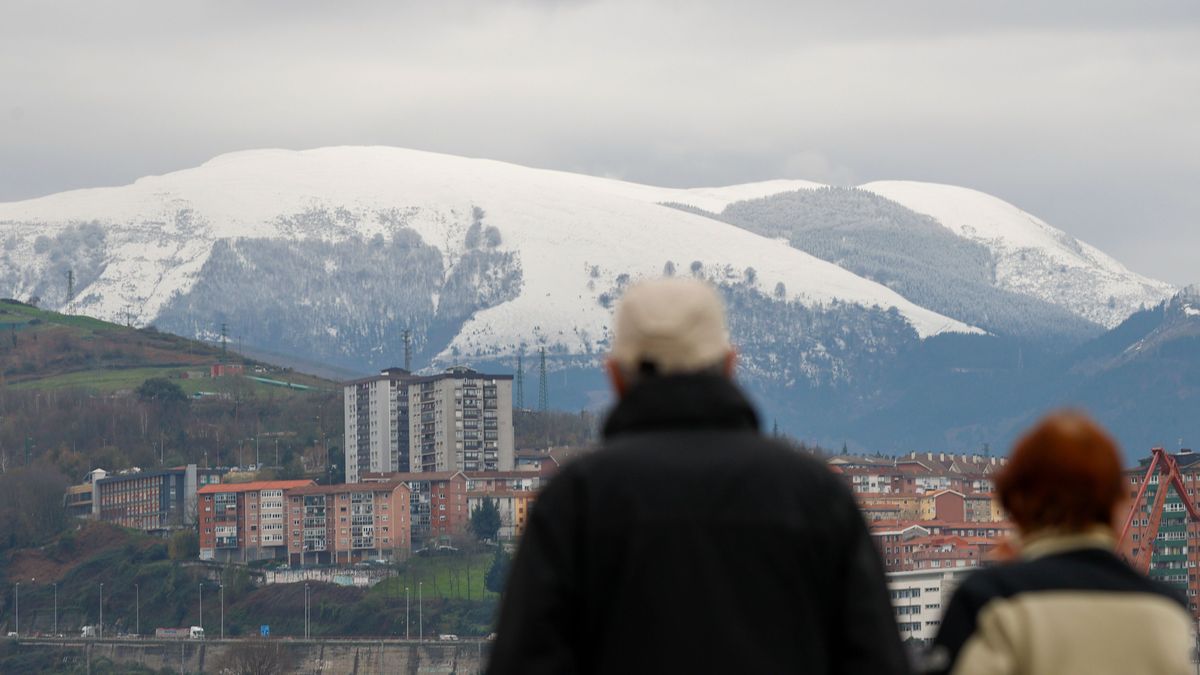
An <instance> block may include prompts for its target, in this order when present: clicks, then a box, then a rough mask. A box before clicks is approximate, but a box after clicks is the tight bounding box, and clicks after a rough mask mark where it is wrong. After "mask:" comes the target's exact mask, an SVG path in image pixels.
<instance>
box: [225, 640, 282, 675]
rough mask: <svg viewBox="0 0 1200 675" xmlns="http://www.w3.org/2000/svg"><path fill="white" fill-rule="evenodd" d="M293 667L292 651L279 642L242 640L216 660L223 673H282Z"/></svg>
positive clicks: (231, 674) (266, 674)
mask: <svg viewBox="0 0 1200 675" xmlns="http://www.w3.org/2000/svg"><path fill="white" fill-rule="evenodd" d="M294 669H295V659H294V658H293V657H292V653H291V652H290V651H288V650H287V648H286V647H284V645H283V644H281V643H279V642H271V641H269V640H262V639H253V640H242V641H239V642H238V643H236V644H235V645H233V646H232V647H230V648H229V651H227V652H225V655H224V656H222V657H221V659H220V660H219V661H217V672H218V673H222V674H223V675H284V674H285V673H290V672H292V671H293V670H294Z"/></svg>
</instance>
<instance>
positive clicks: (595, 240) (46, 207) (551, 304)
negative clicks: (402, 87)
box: [0, 147, 977, 360]
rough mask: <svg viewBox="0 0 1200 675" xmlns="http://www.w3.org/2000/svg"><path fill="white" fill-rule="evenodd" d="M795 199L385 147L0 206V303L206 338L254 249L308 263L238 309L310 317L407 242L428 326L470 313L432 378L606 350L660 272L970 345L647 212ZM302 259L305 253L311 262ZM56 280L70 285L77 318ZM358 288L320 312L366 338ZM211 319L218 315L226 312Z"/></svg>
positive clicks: (708, 227)
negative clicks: (264, 307)
mask: <svg viewBox="0 0 1200 675" xmlns="http://www.w3.org/2000/svg"><path fill="white" fill-rule="evenodd" d="M807 185H808V184H803V183H800V182H793V181H774V182H769V183H763V184H755V185H747V186H733V187H728V188H715V189H699V190H670V189H662V188H653V187H648V186H640V185H634V184H629V183H622V182H619V181H612V180H606V179H601V178H593V177H589V176H581V175H576V174H570V173H563V172H555V171H542V170H536V169H529V168H525V167H520V166H515V165H511V164H505V163H501V162H494V161H487V160H478V159H466V158H461V157H453V156H447V155H439V154H433V153H426V152H417V151H411V150H402V149H396V148H383V147H337V148H323V149H318V150H309V151H303V152H291V151H282V150H262V151H248V152H239V153H234V154H230V155H224V156H221V157H217V158H216V159H213V160H212V161H209V162H207V163H205V164H204V165H202V166H200V167H197V168H194V169H188V170H184V171H179V172H175V173H171V174H167V175H164V176H150V177H146V178H142V179H140V180H138V181H136V182H135V183H133V184H132V185H127V186H123V187H116V188H100V189H88V190H77V191H72V192H66V193H61V194H56V195H51V196H48V197H44V198H40V199H34V200H29V201H24V202H17V203H9V204H2V205H0V237H3V242H4V244H3V248H4V250H3V252H2V253H0V256H2V257H0V261H2V262H3V271H0V293H3V294H6V295H13V296H17V297H28V296H32V295H37V296H40V298H41V300H42V302H43V304H44V305H47V306H51V307H55V308H64V309H66V308H68V304H69V305H70V307H69V308H70V309H71V310H72V311H76V312H80V313H86V314H91V315H95V316H99V317H102V318H106V319H114V320H121V321H126V320H128V321H132V322H133V323H135V324H148V323H156V322H157V323H160V324H161V323H163V322H166V323H167V324H171V325H175V324H178V323H180V322H181V321H182V322H183V323H185V324H188V325H189V326H190V327H191V328H192V329H193V331H191V332H195V333H198V334H200V335H202V336H203V335H204V334H205V333H206V332H207V333H208V334H211V333H212V332H213V331H215V330H216V326H217V324H218V322H219V319H218V318H217V316H190V317H180V316H178V311H177V310H178V309H179V308H181V307H189V308H192V309H196V308H197V307H196V305H195V304H194V303H189V300H190V299H191V296H192V295H193V292H194V291H195V290H196V289H197V288H199V287H204V286H206V285H207V286H210V287H219V286H221V284H222V278H221V275H216V274H214V272H216V269H214V268H215V267H217V268H220V269H221V270H223V274H224V275H225V278H229V274H230V272H231V270H230V269H229V265H230V264H237V263H238V262H240V263H241V264H243V265H244V266H248V268H263V267H264V265H269V261H263V260H257V261H256V260H255V259H256V255H257V254H256V251H258V252H261V251H262V250H264V249H263V248H262V246H261V245H260V243H262V242H273V243H271V244H270V246H273V247H275V248H278V247H279V246H281V245H286V247H289V253H288V256H291V257H295V256H297V255H299V256H300V257H299V258H297V259H296V260H295V261H294V262H296V263H298V265H297V266H296V267H292V268H290V269H286V270H278V271H279V272H280V274H281V276H280V277H279V278H270V279H264V287H263V288H245V287H243V288H242V292H243V293H245V292H247V291H249V292H252V293H254V294H260V295H261V294H263V293H264V291H265V290H266V288H267V287H268V286H271V287H275V288H279V286H280V284H283V285H284V286H283V288H284V289H285V290H287V291H294V292H293V293H292V295H293V296H294V297H293V299H294V301H295V303H296V304H297V305H298V306H309V305H308V304H307V303H312V302H314V301H316V298H314V297H311V296H312V295H313V294H310V293H305V292H303V291H302V290H301V289H302V287H303V286H305V285H307V286H310V287H311V286H316V285H321V284H322V283H323V282H322V281H321V279H322V278H326V277H330V278H335V279H336V278H337V277H339V276H340V275H344V274H345V273H347V272H348V270H346V269H344V268H345V267H346V262H347V261H344V260H340V259H339V258H340V257H341V256H342V255H343V254H344V253H345V251H344V250H342V249H345V248H346V247H351V248H355V251H354V255H353V257H354V258H356V259H357V260H359V261H361V260H362V258H363V257H364V256H370V255H371V253H370V251H371V250H372V249H374V250H375V251H383V250H386V248H387V246H392V245H396V244H397V242H401V240H402V245H403V246H404V247H406V250H410V251H411V250H415V249H420V250H424V251H426V252H427V253H428V254H430V255H432V256H433V257H434V258H438V259H440V269H439V270H437V273H438V274H439V275H440V278H439V279H437V280H436V283H433V282H431V280H429V279H425V280H423V282H422V284H421V285H422V286H424V287H426V288H424V290H425V291H427V293H426V294H425V297H424V298H423V300H424V302H425V303H426V304H427V305H428V307H427V309H429V310H430V311H432V312H434V313H436V312H437V311H438V309H439V304H440V302H441V301H442V300H443V296H444V295H445V294H446V293H447V292H449V293H454V292H456V289H457V291H459V292H461V291H462V289H463V287H464V282H465V286H467V287H470V288H471V289H472V291H473V292H478V294H479V295H480V297H473V298H469V299H463V298H459V300H461V301H462V302H464V303H465V304H466V305H467V306H468V307H466V308H465V309H467V310H469V311H465V312H464V311H458V313H459V314H463V316H462V317H461V318H463V319H464V321H463V323H462V325H461V327H460V328H459V330H457V331H456V333H455V334H454V335H453V336H448V337H449V338H450V339H449V340H448V341H447V342H446V343H445V344H444V345H438V347H440V350H439V357H440V360H448V359H451V358H454V357H458V358H461V357H471V356H481V355H487V356H491V357H502V356H505V355H511V354H513V353H515V351H516V350H517V349H519V348H520V347H521V345H522V344H524V345H527V346H536V345H539V344H541V345H545V346H549V347H551V348H553V349H555V350H557V351H558V352H563V353H569V354H595V353H599V352H602V351H603V350H604V349H605V348H606V347H605V341H606V339H607V329H608V320H609V315H610V309H609V305H611V302H612V300H613V299H614V298H615V295H616V294H617V293H619V290H620V287H621V286H622V285H624V284H625V283H628V281H629V280H631V279H636V278H639V277H646V276H655V275H659V274H662V272H663V270H664V268H665V267H669V266H674V267H675V268H676V269H677V270H679V272H680V273H693V266H695V267H697V270H696V273H698V274H703V275H704V276H707V277H709V278H712V279H714V280H715V281H718V282H722V281H726V280H737V281H739V282H742V283H747V281H746V277H747V270H751V272H750V273H749V276H750V278H751V280H750V281H749V282H748V283H750V284H751V285H752V286H753V287H754V289H755V290H756V291H757V292H758V293H760V294H761V295H763V296H764V297H771V298H777V299H786V300H788V301H793V302H798V303H800V304H803V305H804V306H807V307H820V306H823V305H826V304H829V303H832V302H835V301H836V302H841V303H849V304H853V305H858V306H862V307H865V308H869V307H879V308H882V309H887V308H895V309H896V311H898V312H899V313H900V315H901V316H903V317H904V319H905V320H906V321H907V322H908V323H909V324H910V325H911V326H912V328H913V329H914V330H915V331H916V332H917V334H918V335H920V336H922V337H925V336H929V335H933V334H937V333H940V332H943V331H965V332H971V331H976V330H977V329H974V328H972V327H971V326H968V325H966V324H964V323H962V322H959V321H955V320H953V319H949V318H947V317H945V316H942V315H939V314H937V313H935V312H931V311H929V310H927V309H925V308H923V307H920V306H917V305H915V304H913V303H911V302H909V301H907V300H906V299H905V298H903V297H901V296H900V295H899V294H897V293H896V292H894V291H892V290H890V289H887V288H885V287H883V286H881V285H879V284H876V283H873V282H870V281H867V280H865V279H863V278H861V277H858V276H856V275H854V274H852V273H850V272H847V271H845V270H843V269H841V268H839V267H837V266H836V265H832V264H830V263H827V262H824V261H822V260H819V259H817V258H814V257H812V256H809V255H806V254H804V253H802V252H799V251H796V250H794V249H791V248H789V247H787V246H785V245H781V244H780V243H778V242H776V241H772V240H770V239H766V238H763V237H759V236H755V235H753V234H750V233H747V232H745V231H742V230H739V229H737V228H732V227H729V226H727V225H725V224H723V223H720V222H717V221H714V220H712V219H708V218H704V217H701V216H697V215H693V214H687V213H682V212H679V211H677V210H674V209H670V208H666V207H663V206H661V205H659V204H658V203H657V202H660V201H669V200H680V199H687V200H691V201H696V202H697V203H701V204H704V205H706V206H719V205H723V204H726V203H728V202H730V201H736V200H740V199H746V198H749V197H754V196H758V195H761V194H770V193H771V192H775V191H779V190H788V189H796V188H797V187H804V186H807ZM256 242H257V243H256ZM356 242H357V245H356ZM295 246H301V247H305V248H304V251H303V254H301V253H300V252H298V251H296V250H292V249H294V247H295ZM359 249H361V250H359ZM274 254H276V255H281V254H282V252H281V251H278V250H275V251H274ZM393 260H397V261H398V260H399V259H398V258H395V257H393ZM408 262H410V263H411V262H412V261H411V260H410V261H408ZM378 263H379V267H378V269H375V270H374V273H375V274H377V275H379V276H387V275H389V274H392V273H393V272H392V271H391V270H389V269H388V261H387V259H380V260H379V261H378ZM206 266H207V267H208V268H209V270H208V272H207V273H206ZM432 267H439V265H437V264H433V265H432ZM432 267H431V269H432ZM465 268H469V269H465ZM68 269H71V270H73V271H74V274H75V278H76V285H75V289H76V295H75V298H74V299H73V300H72V301H71V302H70V303H68V301H67V298H66V282H65V277H64V275H65V274H66V271H67V270H68ZM260 271H261V270H260ZM354 273H355V274H358V275H362V274H370V273H371V270H355V271H354ZM456 274H457V276H456ZM459 277H461V278H459ZM284 279H287V281H284ZM410 281H412V280H410ZM448 283H450V284H451V286H452V287H449V288H448V287H446V284H448ZM312 290H315V289H312ZM353 290H354V289H352V288H347V289H342V291H341V292H342V293H344V296H343V297H339V298H335V299H332V301H333V302H334V304H343V305H345V306H347V307H356V308H357V309H358V310H360V311H358V312H354V311H351V312H347V313H346V317H348V318H353V317H358V319H360V320H361V321H358V322H359V323H362V322H367V323H369V322H370V318H369V317H371V316H373V315H375V314H385V315H386V314H388V313H389V312H390V313H391V314H392V315H393V316H392V318H393V319H400V318H401V317H399V316H396V315H397V314H399V313H402V312H403V310H404V309H405V308H404V307H396V306H394V305H395V303H394V302H393V300H392V299H391V298H389V297H387V296H386V295H372V294H370V293H365V292H364V293H362V294H361V295H359V296H358V297H355V296H354V294H353ZM380 290H386V289H380ZM393 290H399V289H393ZM237 293H238V289H236V288H221V290H220V295H218V296H217V297H216V298H215V299H218V300H220V301H222V302H225V303H233V302H234V301H235V300H236V299H237V298H236V295H237ZM316 295H320V294H319V293H317V294H316ZM402 304H403V303H402ZM418 304H419V303H418ZM211 309H214V310H216V311H215V312H214V314H215V315H219V314H221V312H220V309H219V306H214V307H212V308H211ZM409 309H411V308H409ZM463 309H464V308H458V310H463ZM312 318H313V319H317V321H316V323H317V324H326V325H317V326H309V327H307V328H304V329H301V330H306V331H310V332H316V333H320V332H325V333H327V334H329V335H330V336H336V335H346V334H347V333H353V332H355V331H356V330H358V329H360V328H363V326H357V327H356V326H354V325H346V324H345V322H337V321H321V320H320V319H321V316H320V313H317V314H316V315H314V316H313V317H312ZM355 322H356V321H353V320H352V321H351V322H350V323H351V324H353V323H355ZM235 329H236V330H240V331H251V330H252V329H251V328H250V327H247V326H238V327H235ZM368 332H371V331H368ZM378 337H379V339H381V340H387V339H392V340H394V336H387V335H384V334H382V333H380V334H379V335H378ZM431 346H432V345H431Z"/></svg>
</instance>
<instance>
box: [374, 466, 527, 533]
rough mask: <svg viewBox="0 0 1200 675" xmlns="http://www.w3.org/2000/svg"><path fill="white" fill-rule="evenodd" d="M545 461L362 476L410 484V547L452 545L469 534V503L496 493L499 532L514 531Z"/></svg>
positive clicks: (522, 521)
mask: <svg viewBox="0 0 1200 675" xmlns="http://www.w3.org/2000/svg"><path fill="white" fill-rule="evenodd" d="M544 470H545V467H541V468H539V469H535V470H526V471H471V472H465V471H421V472H410V473H405V474H401V473H391V474H376V473H368V474H365V475H364V476H363V482H364V483H374V482H392V481H401V482H403V483H404V484H406V485H407V486H408V487H409V490H410V493H409V523H410V527H411V537H410V538H411V541H412V545H413V547H414V548H425V547H429V546H438V545H453V544H454V543H456V542H457V541H458V540H459V539H461V538H463V537H468V536H470V522H471V508H472V507H474V506H478V505H479V504H480V503H481V501H482V499H483V498H494V499H496V502H497V506H498V507H499V509H500V521H501V531H500V536H501V537H502V538H508V537H515V536H518V535H519V533H520V532H523V531H524V528H525V520H526V518H527V517H528V514H529V509H530V508H531V507H532V506H533V501H534V499H535V496H536V494H537V490H538V489H539V488H541V486H542V483H543V481H544V476H543V471H544Z"/></svg>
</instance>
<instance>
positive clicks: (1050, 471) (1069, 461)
mask: <svg viewBox="0 0 1200 675" xmlns="http://www.w3.org/2000/svg"><path fill="white" fill-rule="evenodd" d="M996 493H997V496H998V497H999V498H1000V504H1001V505H1002V506H1003V507H1004V508H1005V510H1007V511H1008V513H1009V515H1010V516H1012V519H1013V522H1014V523H1015V524H1016V525H1017V527H1018V528H1020V530H1021V531H1022V532H1026V533H1029V532H1035V531H1038V530H1043V529H1055V530H1061V531H1065V532H1079V531H1082V530H1085V529H1087V528H1089V527H1091V526H1093V525H1111V524H1112V522H1113V513H1114V509H1115V508H1116V505H1117V503H1118V502H1119V501H1120V500H1121V498H1122V496H1123V493H1124V486H1123V485H1122V482H1121V460H1120V453H1119V452H1118V451H1117V444H1116V442H1115V441H1113V439H1112V437H1110V436H1109V435H1108V433H1107V432H1106V431H1104V429H1102V428H1100V426H1099V425H1098V424H1096V423H1095V422H1093V421H1092V420H1091V418H1089V417H1088V416H1086V415H1084V414H1082V413H1078V412H1072V411H1064V412H1057V413H1053V414H1051V415H1049V416H1047V417H1046V418H1045V419H1043V420H1042V421H1041V422H1038V424H1037V425H1036V426H1034V427H1033V428H1032V429H1030V430H1029V431H1028V432H1026V434H1025V436H1023V437H1022V438H1021V439H1020V440H1019V441H1017V444H1016V446H1015V447H1014V449H1013V452H1012V456H1011V457H1009V460H1008V464H1007V465H1005V467H1004V469H1003V470H1001V472H1000V474H999V476H997V477H996Z"/></svg>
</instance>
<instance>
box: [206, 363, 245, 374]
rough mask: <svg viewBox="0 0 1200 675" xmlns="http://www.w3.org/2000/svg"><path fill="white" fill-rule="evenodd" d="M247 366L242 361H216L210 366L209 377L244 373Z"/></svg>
mask: <svg viewBox="0 0 1200 675" xmlns="http://www.w3.org/2000/svg"><path fill="white" fill-rule="evenodd" d="M245 372H246V366H244V365H242V364H240V363H215V364H213V365H211V366H209V367H208V375H209V377H225V376H227V375H243V374H245Z"/></svg>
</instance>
